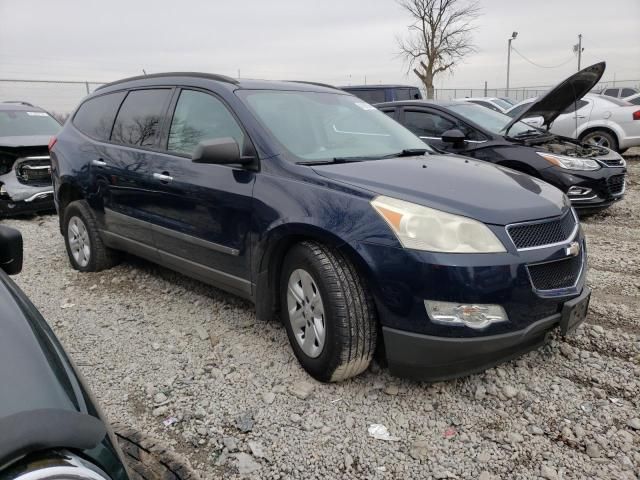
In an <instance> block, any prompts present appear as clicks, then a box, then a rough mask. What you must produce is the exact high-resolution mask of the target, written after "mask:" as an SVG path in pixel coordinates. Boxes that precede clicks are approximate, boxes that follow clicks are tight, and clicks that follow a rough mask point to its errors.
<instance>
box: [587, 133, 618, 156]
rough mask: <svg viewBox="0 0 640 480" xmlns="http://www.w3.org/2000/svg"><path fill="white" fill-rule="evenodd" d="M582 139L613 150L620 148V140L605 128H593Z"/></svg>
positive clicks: (590, 143) (589, 143)
mask: <svg viewBox="0 0 640 480" xmlns="http://www.w3.org/2000/svg"><path fill="white" fill-rule="evenodd" d="M581 140H582V141H583V142H584V143H586V144H588V145H597V146H598V147H605V148H608V149H610V150H613V151H617V150H618V140H617V139H616V138H615V136H614V135H611V134H610V133H609V132H605V131H604V130H593V131H591V132H589V133H587V134H586V135H584V136H583V137H582V139H581Z"/></svg>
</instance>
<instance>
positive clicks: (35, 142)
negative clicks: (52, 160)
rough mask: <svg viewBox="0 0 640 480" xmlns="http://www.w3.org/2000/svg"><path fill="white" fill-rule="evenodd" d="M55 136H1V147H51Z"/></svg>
mask: <svg viewBox="0 0 640 480" xmlns="http://www.w3.org/2000/svg"><path fill="white" fill-rule="evenodd" d="M52 136H53V135H20V136H14V137H2V136H0V148H1V147H11V148H16V147H40V146H45V147H46V146H47V145H49V140H51V137H52Z"/></svg>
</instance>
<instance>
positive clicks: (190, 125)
mask: <svg viewBox="0 0 640 480" xmlns="http://www.w3.org/2000/svg"><path fill="white" fill-rule="evenodd" d="M224 137H232V138H234V139H235V140H236V142H238V145H240V151H242V147H243V145H244V133H243V132H242V129H241V128H240V126H239V125H238V123H237V122H236V120H235V118H233V116H232V115H231V113H229V111H228V110H227V108H226V107H225V106H224V105H223V104H222V102H221V101H220V100H218V99H217V98H215V97H213V96H212V95H209V94H207V93H203V92H196V91H193V90H183V91H182V93H180V98H179V99H178V104H177V105H176V110H175V113H174V114H173V120H172V121H171V129H170V130H169V142H168V145H167V149H168V150H170V151H172V152H178V153H186V154H191V153H192V152H193V150H194V149H195V148H196V145H198V143H200V142H201V141H202V140H211V139H214V138H224Z"/></svg>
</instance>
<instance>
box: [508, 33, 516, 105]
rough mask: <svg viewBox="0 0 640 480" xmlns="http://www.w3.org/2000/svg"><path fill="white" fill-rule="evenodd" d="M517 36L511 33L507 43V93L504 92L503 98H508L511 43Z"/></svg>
mask: <svg viewBox="0 0 640 480" xmlns="http://www.w3.org/2000/svg"><path fill="white" fill-rule="evenodd" d="M517 36H518V32H513V33H512V34H511V38H510V39H509V41H508V42H507V91H506V92H505V96H507V97H508V96H509V74H510V73H511V72H510V70H511V42H512V41H513V40H515V39H516V37H517Z"/></svg>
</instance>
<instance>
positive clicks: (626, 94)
mask: <svg viewBox="0 0 640 480" xmlns="http://www.w3.org/2000/svg"><path fill="white" fill-rule="evenodd" d="M634 93H636V91H635V90H634V89H633V88H623V89H622V94H621V95H620V96H621V97H622V98H625V97H630V96H631V95H633V94H634Z"/></svg>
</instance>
